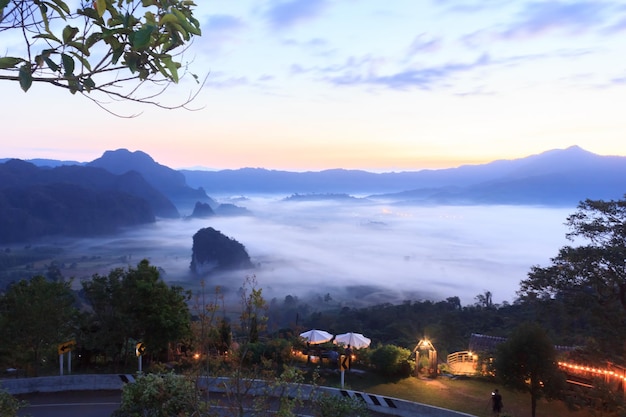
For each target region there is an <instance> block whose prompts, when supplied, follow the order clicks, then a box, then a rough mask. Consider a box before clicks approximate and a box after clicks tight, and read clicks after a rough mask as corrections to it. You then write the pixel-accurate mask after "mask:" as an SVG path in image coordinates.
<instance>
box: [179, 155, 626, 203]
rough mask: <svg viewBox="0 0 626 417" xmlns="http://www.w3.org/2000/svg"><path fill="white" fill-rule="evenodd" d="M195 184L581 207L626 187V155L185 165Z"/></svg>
mask: <svg viewBox="0 0 626 417" xmlns="http://www.w3.org/2000/svg"><path fill="white" fill-rule="evenodd" d="M181 172H182V173H183V174H185V177H186V179H187V184H189V185H190V186H192V187H200V186H201V187H203V189H204V190H205V191H206V192H207V193H209V194H210V195H218V194H227V195H236V194H253V193H256V194H268V193H338V194H343V193H348V194H352V195H356V194H359V195H362V196H368V197H369V198H385V199H389V200H392V201H395V202H398V203H411V204H415V203H421V204H457V205H458V204H515V205H546V206H575V205H576V204H577V203H578V202H580V201H582V200H585V199H588V198H589V199H594V200H600V199H620V198H622V197H623V196H624V194H625V193H626V157H621V156H601V155H597V154H594V153H591V152H588V151H586V150H584V149H581V148H580V147H578V146H572V147H570V148H567V149H555V150H550V151H547V152H544V153H541V154H538V155H532V156H529V157H526V158H521V159H513V160H498V161H494V162H490V163H487V164H482V165H464V166H460V167H457V168H448V169H438V170H420V171H406V172H387V173H372V172H367V171H359V170H344V169H331V170H325V171H320V172H288V171H276V170H267V169H261V168H243V169H237V170H221V171H193V170H182V171H181Z"/></svg>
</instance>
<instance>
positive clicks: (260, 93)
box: [0, 0, 626, 172]
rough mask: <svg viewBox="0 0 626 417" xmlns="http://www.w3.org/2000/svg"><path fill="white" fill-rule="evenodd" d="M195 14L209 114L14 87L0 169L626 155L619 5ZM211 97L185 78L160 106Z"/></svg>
mask: <svg viewBox="0 0 626 417" xmlns="http://www.w3.org/2000/svg"><path fill="white" fill-rule="evenodd" d="M196 3H198V6H197V8H196V17H197V18H198V19H199V20H200V21H201V23H202V31H203V36H202V37H201V38H198V39H197V40H196V41H195V42H194V43H193V45H191V47H190V48H189V50H188V51H187V52H186V55H185V59H188V60H189V62H190V66H191V70H192V72H194V73H196V74H197V75H198V76H199V77H200V78H204V77H207V78H206V83H205V84H204V86H203V87H202V89H201V91H200V92H199V94H198V96H197V97H196V99H195V100H194V102H193V103H192V106H191V107H193V108H194V109H195V110H194V111H187V110H183V109H178V110H162V109H158V108H155V107H147V106H140V105H138V104H124V103H115V102H114V103H112V104H111V106H112V107H113V108H114V109H115V110H116V111H119V112H120V113H124V114H134V113H140V112H141V115H139V116H138V117H135V118H120V117H115V116H113V115H111V114H109V113H107V112H105V111H103V110H102V109H100V108H99V107H97V106H96V105H94V104H93V103H91V102H90V101H89V100H87V99H85V98H83V97H80V96H79V95H77V96H73V95H71V94H69V93H68V92H66V91H63V90H60V89H56V88H53V87H49V86H45V85H33V87H32V88H31V90H29V92H28V93H24V92H22V91H21V89H20V88H19V86H18V85H17V84H16V83H12V82H7V81H4V82H1V83H0V95H1V97H2V100H0V114H2V119H1V120H2V121H3V123H2V125H3V129H2V142H1V143H2V145H1V146H0V158H6V157H15V158H21V159H31V158H51V159H62V160H77V161H80V162H86V161H91V160H93V159H96V158H98V157H100V156H101V155H102V153H103V152H104V151H106V150H113V149H119V148H126V149H129V150H131V151H135V150H141V151H144V152H146V153H148V154H149V155H151V156H152V157H153V158H154V159H155V160H156V161H157V162H159V163H161V164H164V165H167V166H169V167H172V168H175V169H180V168H199V167H206V168H210V169H236V168H242V167H260V168H268V169H280V170H292V171H307V170H310V171H318V170H323V169H329V168H347V169H365V170H370V171H377V172H383V171H407V170H420V169H426V168H429V169H432V168H435V169H436V168H447V167H455V166H459V165H465V164H481V163H486V162H490V161H493V160H497V159H515V158H523V157H526V156H529V155H534V154H538V153H541V152H544V151H547V150H551V149H562V148H567V147H569V146H573V145H578V146H580V147H582V148H584V149H586V150H588V151H591V152H594V153H597V154H600V155H622V156H626V140H624V138H625V137H626V118H625V117H624V116H623V108H624V102H625V99H626V58H624V51H625V50H626V3H624V2H623V1H621V0H619V1H617V0H616V1H611V0H587V1H584V0H572V1H569V0H563V1H553V0H550V1H541V0H534V1H530V0H393V1H381V0H238V1H232V0H211V1H207V0H196ZM5 36H7V35H6V32H1V33H0V39H2V38H3V37H5ZM5 39H6V38H5ZM2 43H3V42H2V41H0V45H1V44H2ZM2 49H4V48H0V56H2V55H4V53H5V51H3V50H2ZM196 88H197V85H196V84H194V83H193V82H191V80H189V79H184V80H182V81H181V82H180V83H179V84H177V85H175V86H173V88H170V89H169V90H168V91H167V92H166V93H165V94H164V95H163V96H161V97H160V98H159V100H162V101H163V102H164V103H177V102H182V101H183V100H184V99H185V98H186V97H188V96H189V94H190V93H193V92H194V89H196Z"/></svg>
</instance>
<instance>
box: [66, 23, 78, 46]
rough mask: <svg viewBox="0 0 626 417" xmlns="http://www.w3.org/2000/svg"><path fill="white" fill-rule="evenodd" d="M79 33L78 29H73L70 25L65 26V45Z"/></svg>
mask: <svg viewBox="0 0 626 417" xmlns="http://www.w3.org/2000/svg"><path fill="white" fill-rule="evenodd" d="M77 33H78V28H76V27H72V26H70V25H67V26H65V28H63V43H69V42H70V41H71V40H72V39H74V36H76V34H77Z"/></svg>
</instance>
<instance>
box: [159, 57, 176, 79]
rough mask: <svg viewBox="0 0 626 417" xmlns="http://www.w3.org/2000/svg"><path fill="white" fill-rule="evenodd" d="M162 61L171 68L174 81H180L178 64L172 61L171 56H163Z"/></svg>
mask: <svg viewBox="0 0 626 417" xmlns="http://www.w3.org/2000/svg"><path fill="white" fill-rule="evenodd" d="M161 62H163V64H164V65H165V67H166V68H167V69H168V70H169V72H170V78H171V79H172V81H174V82H175V83H178V64H177V63H176V62H174V61H172V57H171V56H166V57H163V58H161Z"/></svg>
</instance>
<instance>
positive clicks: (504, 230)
mask: <svg viewBox="0 0 626 417" xmlns="http://www.w3.org/2000/svg"><path fill="white" fill-rule="evenodd" d="M222 201H223V202H229V201H227V200H222ZM237 204H238V205H239V206H244V207H246V208H248V209H249V210H250V211H251V213H252V215H251V216H237V217H218V216H216V217H210V218H206V219H193V220H182V219H181V220H160V221H158V222H157V223H156V224H154V225H151V226H149V227H142V228H138V229H133V230H131V231H127V232H125V233H123V234H120V235H117V236H115V237H113V238H109V239H99V240H96V239H83V240H80V241H74V245H75V247H74V250H76V251H77V252H80V253H87V254H94V255H97V254H104V253H111V252H114V253H117V254H120V256H125V257H126V258H124V259H125V261H126V262H127V264H128V265H131V266H136V264H137V263H138V262H139V261H140V260H141V259H143V258H147V259H149V260H150V262H151V264H152V265H155V266H158V267H160V268H162V269H163V271H164V275H163V276H164V279H165V280H166V281H168V282H171V283H176V284H180V285H183V286H186V287H188V288H192V289H197V288H198V283H199V278H197V277H193V276H192V275H191V274H190V272H189V264H190V261H191V248H192V237H193V235H194V234H195V233H196V232H197V231H198V230H199V229H201V228H204V227H209V226H210V227H213V228H215V229H217V230H219V231H221V232H222V233H223V234H225V235H226V236H228V237H230V238H233V239H235V240H237V241H238V242H240V243H242V244H243V245H244V246H245V247H246V249H247V251H248V253H249V255H250V257H251V259H252V262H253V263H254V264H255V265H256V267H255V268H254V269H252V270H245V271H233V272H229V273H222V274H219V275H214V276H210V277H207V278H206V284H207V286H215V285H223V286H224V287H225V288H227V289H228V288H230V289H236V288H238V287H240V286H241V284H242V283H243V281H244V279H245V277H246V276H248V275H255V276H256V278H257V281H258V285H259V286H260V287H261V288H263V294H264V296H265V297H266V298H268V299H270V298H274V297H276V298H278V299H282V298H284V297H285V296H286V295H293V296H297V297H299V298H302V299H307V298H308V297H309V296H312V295H314V296H317V295H319V296H324V295H326V294H330V296H331V297H332V298H333V299H334V300H345V302H346V303H350V304H375V303H381V302H392V303H394V302H401V301H404V300H424V299H429V300H433V301H439V300H443V299H446V298H448V297H453V296H458V297H459V298H460V299H461V303H462V304H463V305H469V304H474V302H475V301H476V300H475V297H476V296H477V295H478V294H484V292H485V291H490V292H491V293H492V295H493V301H494V303H501V302H503V301H508V302H512V301H514V300H515V298H516V291H517V290H518V288H519V282H520V280H522V279H524V278H525V277H526V274H527V273H528V271H529V270H530V267H531V266H532V265H542V266H545V265H547V264H548V263H549V260H550V258H551V257H553V256H555V255H556V254H557V252H558V249H559V248H560V247H561V246H563V245H564V244H566V243H567V241H566V239H565V233H566V231H567V229H566V227H565V226H564V222H565V220H566V217H567V215H569V214H571V213H572V212H573V211H574V208H571V209H570V208H568V209H565V208H558V209H556V208H541V207H525V206H437V207H432V206H406V205H403V206H394V205H390V204H384V203H380V202H372V201H366V200H358V201H353V202H350V201H342V202H338V201H330V200H326V201H316V202H303V201H299V202H296V201H282V199H281V198H280V197H274V198H269V197H266V198H260V197H255V198H251V199H248V200H244V201H238V202H237ZM107 272H108V271H102V272H100V273H107Z"/></svg>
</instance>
